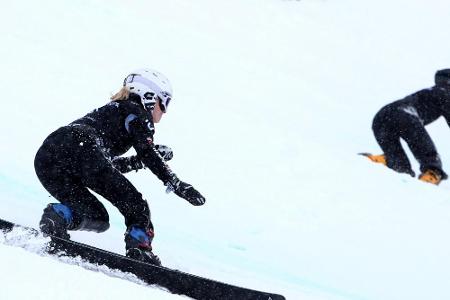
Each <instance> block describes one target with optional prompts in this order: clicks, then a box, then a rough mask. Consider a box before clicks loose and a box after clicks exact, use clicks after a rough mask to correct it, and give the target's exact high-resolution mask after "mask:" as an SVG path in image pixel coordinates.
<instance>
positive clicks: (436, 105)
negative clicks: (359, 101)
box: [379, 86, 450, 126]
mask: <svg viewBox="0 0 450 300" xmlns="http://www.w3.org/2000/svg"><path fill="white" fill-rule="evenodd" d="M397 113H408V114H410V115H413V116H416V117H418V118H419V119H420V120H421V122H422V124H423V125H427V124H430V123H431V122H433V121H435V120H436V119H438V118H439V117H441V116H443V117H444V118H445V119H446V121H447V123H448V124H449V126H450V86H433V87H431V88H428V89H423V90H420V91H418V92H416V93H414V94H412V95H409V96H407V97H405V98H403V99H402V100H398V101H395V102H392V103H390V104H388V105H386V106H385V107H383V108H382V109H381V110H380V112H379V115H381V116H382V118H383V119H384V121H386V122H393V121H394V120H392V118H394V119H395V117H396V114H397ZM379 117H380V116H379Z"/></svg>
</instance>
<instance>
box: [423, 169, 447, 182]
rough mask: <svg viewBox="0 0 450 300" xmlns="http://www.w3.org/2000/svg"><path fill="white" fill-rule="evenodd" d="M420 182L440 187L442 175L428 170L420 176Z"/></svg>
mask: <svg viewBox="0 0 450 300" xmlns="http://www.w3.org/2000/svg"><path fill="white" fill-rule="evenodd" d="M419 180H422V181H425V182H428V183H432V184H435V185H438V184H439V183H441V181H442V175H440V174H439V173H437V172H435V171H433V170H426V171H425V172H423V173H422V174H420V176H419Z"/></svg>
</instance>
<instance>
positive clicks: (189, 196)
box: [165, 174, 206, 206]
mask: <svg viewBox="0 0 450 300" xmlns="http://www.w3.org/2000/svg"><path fill="white" fill-rule="evenodd" d="M165 185H166V186H167V190H166V192H167V193H170V192H172V191H173V192H174V193H175V195H177V196H178V197H181V198H183V199H185V200H187V201H188V202H189V203H191V204H192V205H195V206H200V205H203V204H205V201H206V199H205V197H203V196H202V195H201V194H200V193H199V192H198V191H197V190H196V189H194V188H193V187H192V185H190V184H188V183H186V182H183V181H181V180H180V179H178V177H177V175H175V174H172V178H170V180H169V181H167V182H166V184H165Z"/></svg>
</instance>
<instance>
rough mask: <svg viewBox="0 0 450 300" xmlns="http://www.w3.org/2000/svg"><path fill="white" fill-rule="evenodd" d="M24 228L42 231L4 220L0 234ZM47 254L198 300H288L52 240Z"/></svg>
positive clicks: (0, 226) (80, 244)
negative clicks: (131, 276)
mask: <svg viewBox="0 0 450 300" xmlns="http://www.w3.org/2000/svg"><path fill="white" fill-rule="evenodd" d="M15 227H21V228H23V229H25V230H27V231H29V232H31V233H33V234H35V235H38V234H39V231H38V230H36V229H34V228H31V227H26V226H22V225H18V224H15V223H12V222H9V221H6V220H3V219H0V230H2V231H3V232H5V233H6V232H10V231H12V230H13V229H14V228H15ZM49 238H50V242H49V244H48V246H47V247H46V250H45V251H46V252H47V253H49V254H51V255H56V256H67V257H81V258H82V259H83V260H85V261H87V262H89V263H92V264H98V265H104V266H107V267H108V268H110V269H116V270H119V271H122V272H128V273H132V274H134V275H135V276H137V277H138V278H139V279H141V280H142V281H144V282H145V283H147V284H150V285H157V286H160V287H163V288H165V289H167V290H168V291H170V292H171V293H174V294H181V295H186V296H188V297H191V298H194V299H202V300H203V299H255V300H283V299H285V297H284V296H282V295H278V294H274V293H268V292H263V291H257V290H252V289H248V288H245V287H239V286H234V285H231V284H227V283H223V282H219V281H215V280H212V279H208V278H203V277H200V276H196V275H192V274H189V273H185V272H182V271H179V270H175V269H170V268H166V267H163V266H155V265H152V264H148V263H145V262H141V261H138V260H135V259H131V258H129V257H126V256H123V255H120V254H117V253H113V252H110V251H106V250H102V249H99V248H96V247H92V246H89V245H86V244H83V243H79V242H75V241H71V240H66V239H63V238H59V237H56V236H49Z"/></svg>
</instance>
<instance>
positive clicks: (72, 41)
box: [0, 0, 450, 300]
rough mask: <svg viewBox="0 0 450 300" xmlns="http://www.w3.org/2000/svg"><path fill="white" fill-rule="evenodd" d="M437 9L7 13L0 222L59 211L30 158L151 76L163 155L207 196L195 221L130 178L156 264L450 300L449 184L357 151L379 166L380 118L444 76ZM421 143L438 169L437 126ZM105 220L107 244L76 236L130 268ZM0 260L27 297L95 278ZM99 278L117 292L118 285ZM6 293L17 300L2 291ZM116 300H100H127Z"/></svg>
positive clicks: (203, 1)
mask: <svg viewBox="0 0 450 300" xmlns="http://www.w3.org/2000/svg"><path fill="white" fill-rule="evenodd" d="M449 9H450V3H448V1H443V0H429V1H423V0H413V1H411V0H409V1H408V0H398V1H388V0H379V1H375V2H369V1H358V0H342V1H327V0H321V1H317V0H304V1H282V0H258V1H256V0H239V1H238V0H228V1H220V2H218V1H207V0H193V1H189V2H186V1H181V0H165V1H156V0H152V1H145V2H144V1H134V2H130V1H119V0H112V1H108V2H107V3H106V2H104V1H95V0H78V1H67V0H65V1H50V0H43V1H39V2H32V1H25V0H17V1H9V2H4V3H2V4H1V9H0V25H1V26H0V33H1V39H2V47H1V48H0V65H1V66H2V69H1V72H0V88H1V95H2V118H0V134H1V137H2V146H1V147H0V199H1V200H0V217H4V218H7V219H9V220H12V221H16V222H20V223H23V224H25V225H34V226H36V224H37V222H38V220H39V217H40V214H41V210H42V209H43V207H44V206H45V205H46V203H47V202H49V201H52V199H50V198H48V194H47V193H46V191H45V190H44V189H43V188H42V187H41V186H40V184H39V182H38V180H37V178H36V177H35V175H34V170H33V159H34V154H35V151H36V150H37V148H38V147H39V145H40V143H41V142H42V141H43V139H44V138H45V137H46V136H47V135H48V134H49V133H50V132H51V131H52V130H54V129H56V128H57V127H59V126H61V125H64V124H67V123H68V122H70V121H72V120H73V119H75V118H77V117H79V116H81V115H83V114H85V113H86V112H88V111H90V110H91V109H93V108H95V107H97V106H100V105H102V104H104V103H106V102H107V101H108V96H109V95H110V94H111V93H113V92H115V91H117V90H118V89H119V88H120V86H121V82H122V79H123V77H124V76H125V75H126V74H127V73H128V72H129V71H130V70H132V69H135V68H137V67H142V66H149V67H152V68H155V69H158V70H161V71H162V72H163V73H165V74H166V75H167V76H168V77H169V78H170V79H171V81H172V84H173V86H174V92H175V93H174V95H175V98H174V101H173V104H172V105H171V107H170V111H169V113H167V115H166V116H164V119H163V122H162V123H161V124H159V125H158V126H157V135H156V141H157V142H159V143H165V144H168V145H170V146H171V147H172V148H173V149H174V151H175V157H174V160H173V162H171V164H170V165H171V167H172V168H173V170H174V171H175V172H176V173H177V174H178V175H179V176H180V177H181V178H182V179H184V180H186V181H188V182H190V183H192V184H193V185H194V186H196V187H197V188H198V189H199V190H200V191H201V192H202V193H204V194H205V195H206V197H207V204H206V205H205V206H203V207H192V206H190V205H189V204H188V203H186V202H185V201H183V200H182V199H179V198H177V197H176V196H174V195H166V194H165V193H164V188H163V186H162V185H161V184H160V182H158V180H157V179H156V178H154V176H152V174H150V173H149V172H145V171H143V172H139V173H136V174H130V175H129V176H128V177H129V178H130V180H132V181H133V183H135V184H136V186H137V187H138V188H139V190H140V191H142V192H143V194H144V195H145V197H146V198H147V199H148V200H149V202H150V206H151V209H152V216H153V222H154V224H155V226H156V234H157V237H156V239H155V241H154V248H155V252H156V253H157V254H158V255H159V256H160V257H161V259H162V260H163V262H164V263H165V264H166V265H167V266H170V267H177V268H180V269H182V270H185V271H188V272H193V273H196V274H200V275H204V276H209V277H213V278H216V279H218V280H223V281H227V282H230V283H234V284H240V285H245V286H248V287H253V288H259V289H263V290H270V291H273V292H278V293H282V294H284V295H286V296H287V297H288V298H289V299H370V300H375V299H388V300H390V299H448V298H449V297H450V291H449V289H448V286H449V283H450V282H449V280H448V278H450V261H449V260H448V254H447V252H448V251H447V249H448V248H449V246H450V243H449V242H448V241H447V239H446V236H447V231H448V228H450V195H449V190H450V183H443V184H442V186H441V187H435V186H431V185H426V184H423V183H420V182H418V181H417V180H416V179H412V178H409V177H407V176H401V175H398V174H394V173H393V172H390V171H388V170H385V169H384V168H383V167H381V166H377V165H372V164H369V163H368V162H367V161H365V160H364V159H362V158H361V157H358V156H356V153H357V152H361V151H372V152H377V151H379V149H378V146H377V145H376V143H375V140H374V138H373V137H372V133H371V129H370V126H371V120H372V117H373V115H374V114H375V112H376V111H377V110H378V109H379V108H380V107H381V106H382V105H384V104H386V103H387V102H389V101H393V100H396V99H398V98H400V97H403V96H405V95H406V94H408V93H411V92H414V91H416V90H418V89H421V88H423V87H426V86H431V85H432V83H433V74H434V72H435V70H436V69H439V68H444V67H448V66H449V62H450V51H449V47H450V40H449V39H448V37H447V35H446V28H449V26H450V19H448V17H447V14H448V11H449ZM429 129H430V133H431V135H432V137H433V138H434V139H435V141H436V145H437V147H438V149H439V150H440V152H441V156H442V159H443V161H444V166H445V167H447V168H448V167H449V162H450V155H449V154H448V149H450V140H449V139H448V138H447V137H448V134H449V132H448V128H447V125H446V124H445V123H444V122H442V120H440V121H438V122H436V123H435V124H433V125H431V126H429ZM105 204H106V205H107V207H108V209H109V211H110V213H111V220H112V226H111V229H110V230H109V231H108V232H106V233H103V234H99V235H96V234H92V233H78V232H76V233H74V234H73V238H74V239H76V240H79V241H83V242H87V243H91V244H94V245H96V246H99V247H103V248H106V249H110V250H114V251H117V252H121V253H123V241H122V239H123V235H122V234H123V231H124V230H125V228H124V225H123V224H122V223H123V218H122V217H121V216H120V215H119V214H118V212H117V210H115V208H113V207H111V206H110V205H108V203H105ZM0 249H1V250H0V251H2V253H1V254H2V259H6V260H7V261H8V264H7V266H9V267H8V269H7V270H9V271H8V272H6V269H5V268H2V271H1V272H0V278H1V280H2V282H10V281H8V280H9V278H12V275H10V274H9V273H11V272H12V273H14V272H15V270H20V266H19V263H22V262H27V263H28V264H29V268H28V269H27V272H26V275H27V276H28V275H29V276H30V277H27V278H26V280H27V281H33V278H36V277H37V276H39V280H42V281H47V282H48V285H44V284H42V285H39V286H40V291H41V292H42V293H43V294H47V293H52V292H54V290H55V285H58V286H61V287H62V288H64V289H66V288H67V290H68V293H69V294H70V293H76V292H75V291H73V292H71V290H70V289H69V287H68V286H69V285H70V280H65V279H64V280H59V279H58V280H57V279H56V277H46V276H48V274H51V273H52V272H64V273H65V272H73V274H75V275H74V276H76V274H78V272H82V275H78V276H79V277H83V278H84V277H85V278H86V282H84V280H83V281H81V279H79V280H80V281H78V282H79V284H80V285H86V286H87V287H86V289H94V287H93V286H94V285H90V284H92V282H88V281H94V279H88V277H89V276H95V277H96V278H100V277H102V276H103V275H102V274H98V273H94V274H91V273H90V272H85V271H78V270H72V271H69V270H71V269H72V268H75V267H74V266H61V267H57V266H56V263H55V264H54V263H53V261H51V260H49V259H47V258H45V259H44V258H42V259H40V258H39V256H37V255H34V254H33V256H29V255H28V254H26V252H24V251H22V250H20V251H19V250H17V249H15V248H9V246H3V245H1V246H0ZM15 252H17V253H15ZM30 255H31V254H30ZM15 262H17V265H15V264H14V263H15ZM47 265H48V267H44V266H47ZM2 266H3V263H2ZM53 267H54V268H61V269H60V270H59V271H53ZM18 272H19V271H18ZM45 272H47V273H45ZM21 274H23V272H21ZM16 275H17V274H15V275H14V276H16ZM24 276H25V275H24ZM57 278H63V276H58V277H57ZM102 278H103V279H95V280H99V281H102V284H103V283H104V284H105V285H109V286H110V290H111V294H114V289H115V288H116V286H117V287H118V284H117V285H116V283H114V284H111V282H110V280H114V282H116V281H118V280H117V279H112V278H109V277H107V276H103V277H102ZM103 280H104V281H103ZM126 285H127V283H123V287H122V286H121V287H120V289H121V290H122V289H123V291H126V290H128V289H129V290H130V291H133V289H139V290H140V291H142V289H144V288H143V287H142V286H139V285H128V286H129V288H128V287H125V286H126ZM118 289H119V287H118ZM2 290H6V292H7V293H9V294H8V295H11V298H25V297H24V296H22V295H23V294H21V291H20V292H19V291H17V294H14V293H15V291H16V289H15V288H14V285H13V284H6V285H5V287H2ZM155 292H159V291H155ZM139 293H140V292H139ZM143 293H145V291H143ZM148 293H149V295H150V294H151V293H153V290H151V289H148ZM114 295H116V296H117V297H116V296H113V295H107V296H105V299H112V298H114V297H116V298H117V299H122V298H123V297H122V296H121V295H120V292H118V293H117V294H114ZM156 297H157V296H155V298H156ZM97 298H99V299H100V298H102V295H98V297H97Z"/></svg>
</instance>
